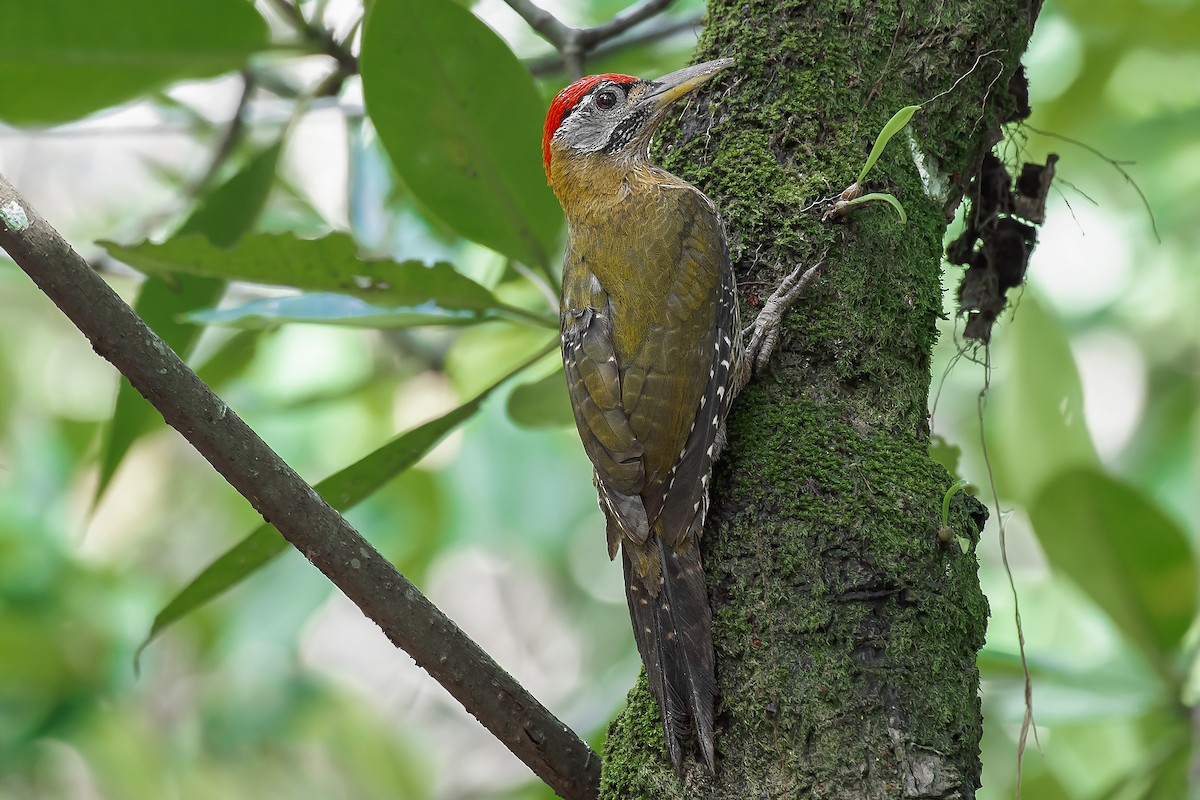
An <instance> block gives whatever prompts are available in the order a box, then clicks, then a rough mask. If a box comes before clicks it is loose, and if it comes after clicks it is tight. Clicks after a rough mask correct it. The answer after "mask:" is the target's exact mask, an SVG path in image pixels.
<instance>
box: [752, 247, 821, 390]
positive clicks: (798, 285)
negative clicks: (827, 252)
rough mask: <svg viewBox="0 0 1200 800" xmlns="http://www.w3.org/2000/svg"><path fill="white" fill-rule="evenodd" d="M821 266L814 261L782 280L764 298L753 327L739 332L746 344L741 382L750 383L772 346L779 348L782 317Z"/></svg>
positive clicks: (761, 367) (760, 369)
mask: <svg viewBox="0 0 1200 800" xmlns="http://www.w3.org/2000/svg"><path fill="white" fill-rule="evenodd" d="M823 266H825V262H824V261H818V262H817V263H816V264H814V265H813V266H811V267H809V268H808V269H805V268H804V267H796V269H795V270H794V271H793V272H792V274H791V275H788V276H787V277H786V278H784V279H783V281H782V282H781V283H780V284H779V286H778V288H776V289H775V293H774V294H772V295H771V296H770V297H768V298H767V302H765V303H763V307H762V308H761V309H760V310H759V312H758V316H757V317H755V318H754V322H753V324H751V325H749V326H748V327H747V328H746V329H745V330H744V331H742V340H743V341H744V342H745V343H746V349H745V351H744V356H743V358H744V359H745V366H744V368H743V375H744V380H745V381H749V380H750V377H751V374H752V373H753V374H755V375H757V374H759V373H761V372H763V371H764V370H765V369H766V368H767V364H768V363H769V362H770V360H771V354H772V353H773V352H774V351H775V345H777V344H779V332H780V327H781V324H782V322H783V315H784V314H785V313H786V312H787V310H788V309H789V308H791V307H792V305H794V304H795V302H796V301H797V300H799V299H800V298H801V297H802V296H803V295H804V292H805V291H806V290H807V289H808V287H809V286H810V285H811V284H812V281H813V278H815V277H816V276H817V273H818V272H819V271H820V270H821V267H823Z"/></svg>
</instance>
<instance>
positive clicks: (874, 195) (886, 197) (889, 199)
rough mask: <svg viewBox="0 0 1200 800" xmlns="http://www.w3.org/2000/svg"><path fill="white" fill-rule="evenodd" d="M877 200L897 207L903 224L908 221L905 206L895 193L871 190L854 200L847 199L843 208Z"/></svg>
mask: <svg viewBox="0 0 1200 800" xmlns="http://www.w3.org/2000/svg"><path fill="white" fill-rule="evenodd" d="M875 200H882V201H883V202H885V203H887V204H888V205H890V206H891V207H892V208H894V209H896V213H897V214H899V215H900V223H901V224H904V223H906V222H908V215H907V214H905V213H904V206H902V205H900V201H899V200H897V199H896V198H895V196H894V195H890V194H886V193H883V192H870V193H868V194H864V195H861V196H859V197H856V198H854V199H853V200H847V201H845V205H844V206H843V208H849V207H850V206H857V205H862V204H863V203H870V202H872V201H875Z"/></svg>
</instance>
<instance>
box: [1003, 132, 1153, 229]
mask: <svg viewBox="0 0 1200 800" xmlns="http://www.w3.org/2000/svg"><path fill="white" fill-rule="evenodd" d="M1022 127H1025V128H1028V129H1029V130H1031V131H1033V132H1034V133H1037V134H1040V135H1042V136H1049V137H1050V138H1052V139H1060V140H1062V141H1064V142H1069V143H1070V144H1073V145H1075V146H1077V147H1082V148H1083V149H1084V150H1087V151H1088V152H1089V153H1091V154H1092V155H1094V156H1097V157H1099V158H1102V159H1104V160H1105V161H1107V162H1108V163H1109V165H1110V166H1111V167H1112V168H1113V169H1115V170H1116V171H1117V172H1119V173H1121V177H1123V178H1124V179H1125V180H1126V181H1128V182H1129V185H1130V186H1132V187H1133V190H1134V191H1135V192H1137V195H1138V197H1140V198H1141V199H1142V205H1143V206H1145V208H1146V216H1148V217H1150V228H1151V229H1152V230H1153V231H1154V238H1155V240H1156V241H1157V242H1158V243H1159V244H1162V236H1160V235H1159V233H1158V220H1156V219H1155V218H1154V209H1152V208H1150V201H1149V200H1148V199H1146V193H1145V192H1143V191H1142V187H1141V186H1138V182H1137V181H1135V180H1134V179H1133V176H1132V175H1130V174H1129V173H1128V172H1126V171H1125V166H1127V165H1130V164H1133V163H1134V162H1132V161H1118V160H1117V159H1115V158H1109V157H1108V156H1106V155H1104V153H1101V152H1100V151H1099V150H1097V149H1096V148H1094V147H1092V146H1091V145H1090V144H1088V143H1087V142H1081V141H1079V140H1078V139H1072V138H1071V137H1070V136H1064V135H1062V134H1061V133H1054V132H1053V131H1043V130H1039V129H1037V128H1035V127H1033V126H1032V125H1030V124H1028V123H1023V125H1022Z"/></svg>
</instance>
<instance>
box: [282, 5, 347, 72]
mask: <svg viewBox="0 0 1200 800" xmlns="http://www.w3.org/2000/svg"><path fill="white" fill-rule="evenodd" d="M271 2H272V4H273V5H274V6H275V8H277V9H278V10H279V12H280V13H281V14H283V16H284V17H285V18H286V19H287V21H288V22H290V23H291V24H292V27H294V28H295V29H296V32H297V33H299V34H300V35H301V36H303V37H304V39H305V40H307V41H309V42H311V43H313V44H315V45H317V46H318V47H319V48H320V50H321V52H323V53H325V55H327V56H329V57H331V58H332V59H333V60H334V61H336V62H338V66H339V67H340V68H341V71H342V72H344V73H346V74H348V75H355V74H357V73H358V58H357V57H356V56H355V55H354V54H353V53H351V52H350V50H349V49H347V48H346V47H345V45H343V44H342V43H341V42H339V41H338V40H337V39H336V38H334V35H333V34H332V33H330V32H329V30H328V29H327V28H325V27H324V26H322V25H320V24H317V23H312V22H309V21H308V20H307V19H305V17H304V13H303V12H302V11H301V10H300V7H299V6H298V5H296V4H295V3H294V2H292V0H271Z"/></svg>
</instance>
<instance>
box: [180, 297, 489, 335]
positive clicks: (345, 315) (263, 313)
mask: <svg viewBox="0 0 1200 800" xmlns="http://www.w3.org/2000/svg"><path fill="white" fill-rule="evenodd" d="M188 319H189V320H192V321H194V322H197V323H200V324H204V325H227V326H231V327H235V328H247V329H263V328H273V327H276V326H278V325H282V324H283V323H285V322H305V323H314V324H320V325H345V326H347V327H352V328H413V327H418V326H422V325H473V324H475V323H477V322H483V321H485V320H492V319H503V316H502V315H501V314H500V313H498V312H496V311H494V310H486V311H451V310H449V309H445V308H440V307H438V306H437V305H436V304H434V303H426V304H424V305H421V306H407V307H404V306H392V307H386V306H376V305H372V304H370V303H368V302H366V301H365V300H359V299H358V298H357V297H350V296H348V295H344V294H333V293H330V292H309V293H306V294H301V295H294V296H291V297H267V298H263V299H262V300H252V301H250V302H249V303H243V304H242V305H240V306H234V307H232V308H219V309H206V310H203V311H194V312H192V313H191V314H189V315H188Z"/></svg>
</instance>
